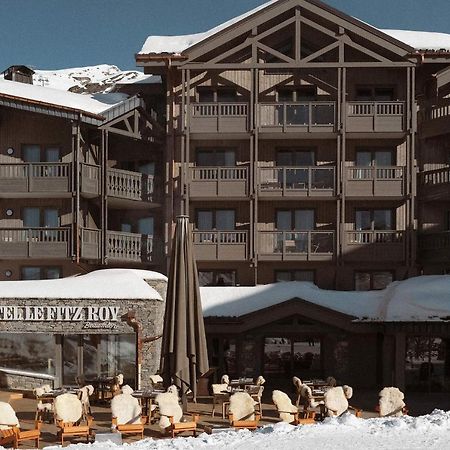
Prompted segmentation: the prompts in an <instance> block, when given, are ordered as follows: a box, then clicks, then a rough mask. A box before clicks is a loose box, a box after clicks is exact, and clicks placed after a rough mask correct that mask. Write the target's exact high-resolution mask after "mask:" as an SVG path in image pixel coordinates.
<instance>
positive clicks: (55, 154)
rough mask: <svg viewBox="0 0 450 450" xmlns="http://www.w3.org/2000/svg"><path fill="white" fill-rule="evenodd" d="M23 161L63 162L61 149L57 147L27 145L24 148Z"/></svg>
mask: <svg viewBox="0 0 450 450" xmlns="http://www.w3.org/2000/svg"><path fill="white" fill-rule="evenodd" d="M22 159H23V160H24V161H25V162H30V163H38V162H58V161H60V160H61V149H60V148H59V147H56V146H48V147H47V146H41V145H37V144H25V145H23V146H22Z"/></svg>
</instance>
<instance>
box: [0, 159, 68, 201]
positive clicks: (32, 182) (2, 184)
mask: <svg viewBox="0 0 450 450" xmlns="http://www.w3.org/2000/svg"><path fill="white" fill-rule="evenodd" d="M70 172H71V171H70V164H69V163H18V164H0V196H3V197H9V198H11V197H22V196H24V197H27V196H28V197H29V196H30V195H29V194H33V195H36V196H41V195H42V196H43V195H45V197H57V196H61V195H64V194H68V193H69V192H71V185H70Z"/></svg>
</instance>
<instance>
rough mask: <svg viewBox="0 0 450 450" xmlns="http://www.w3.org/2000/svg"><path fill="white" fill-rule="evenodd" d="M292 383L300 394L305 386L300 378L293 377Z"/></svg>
mask: <svg viewBox="0 0 450 450" xmlns="http://www.w3.org/2000/svg"><path fill="white" fill-rule="evenodd" d="M292 383H293V384H294V386H295V390H296V391H297V392H300V390H301V387H302V386H303V383H302V380H300V378H298V377H292Z"/></svg>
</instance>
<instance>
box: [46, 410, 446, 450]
mask: <svg viewBox="0 0 450 450" xmlns="http://www.w3.org/2000/svg"><path fill="white" fill-rule="evenodd" d="M449 442H450V412H444V411H439V410H435V411H434V412H433V413H431V414H428V415H426V416H421V417H409V416H405V417H401V418H387V419H381V418H376V419H357V418H356V417H355V416H353V415H350V414H348V415H345V416H343V417H342V418H337V419H335V418H333V419H327V420H325V422H323V423H320V424H316V425H301V426H298V427H294V426H292V425H288V424H285V423H278V424H275V425H268V426H266V427H264V428H262V429H260V430H258V431H255V432H250V431H246V430H243V431H239V432H233V431H230V432H221V433H216V434H213V435H207V434H201V435H200V436H198V437H197V438H191V437H188V438H182V437H179V438H176V439H160V440H153V439H145V440H143V441H139V442H135V443H132V444H124V445H122V446H118V445H114V444H111V443H109V442H107V443H97V444H92V445H87V444H77V445H69V446H67V447H65V448H67V449H69V450H74V449H77V450H82V449H92V450H94V449H95V450H108V449H116V450H119V449H124V450H147V449H148V450H150V449H152V450H153V449H155V450H156V449H158V450H164V449H180V450H185V449H186V450H189V449H211V450H212V449H214V450H222V449H223V450H225V449H226V450H229V449H246V450H247V449H252V450H253V449H258V450H259V449H261V450H262V449H270V450H278V449H282V450H294V449H299V448H319V449H320V450H354V449H364V450H372V449H374V450H375V449H379V450H382V449H389V450H391V449H408V450H410V449H427V450H432V449H448V448H449V446H450V444H449ZM46 448H47V449H48V450H50V449H57V448H60V447H58V446H52V447H46Z"/></svg>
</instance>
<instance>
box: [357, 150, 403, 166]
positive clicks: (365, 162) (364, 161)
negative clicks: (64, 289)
mask: <svg viewBox="0 0 450 450" xmlns="http://www.w3.org/2000/svg"><path fill="white" fill-rule="evenodd" d="M356 165H357V166H358V167H370V166H378V167H389V166H393V165H395V158H394V151H393V150H392V149H379V150H372V149H371V150H369V149H367V150H362V149H361V150H357V151H356Z"/></svg>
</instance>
